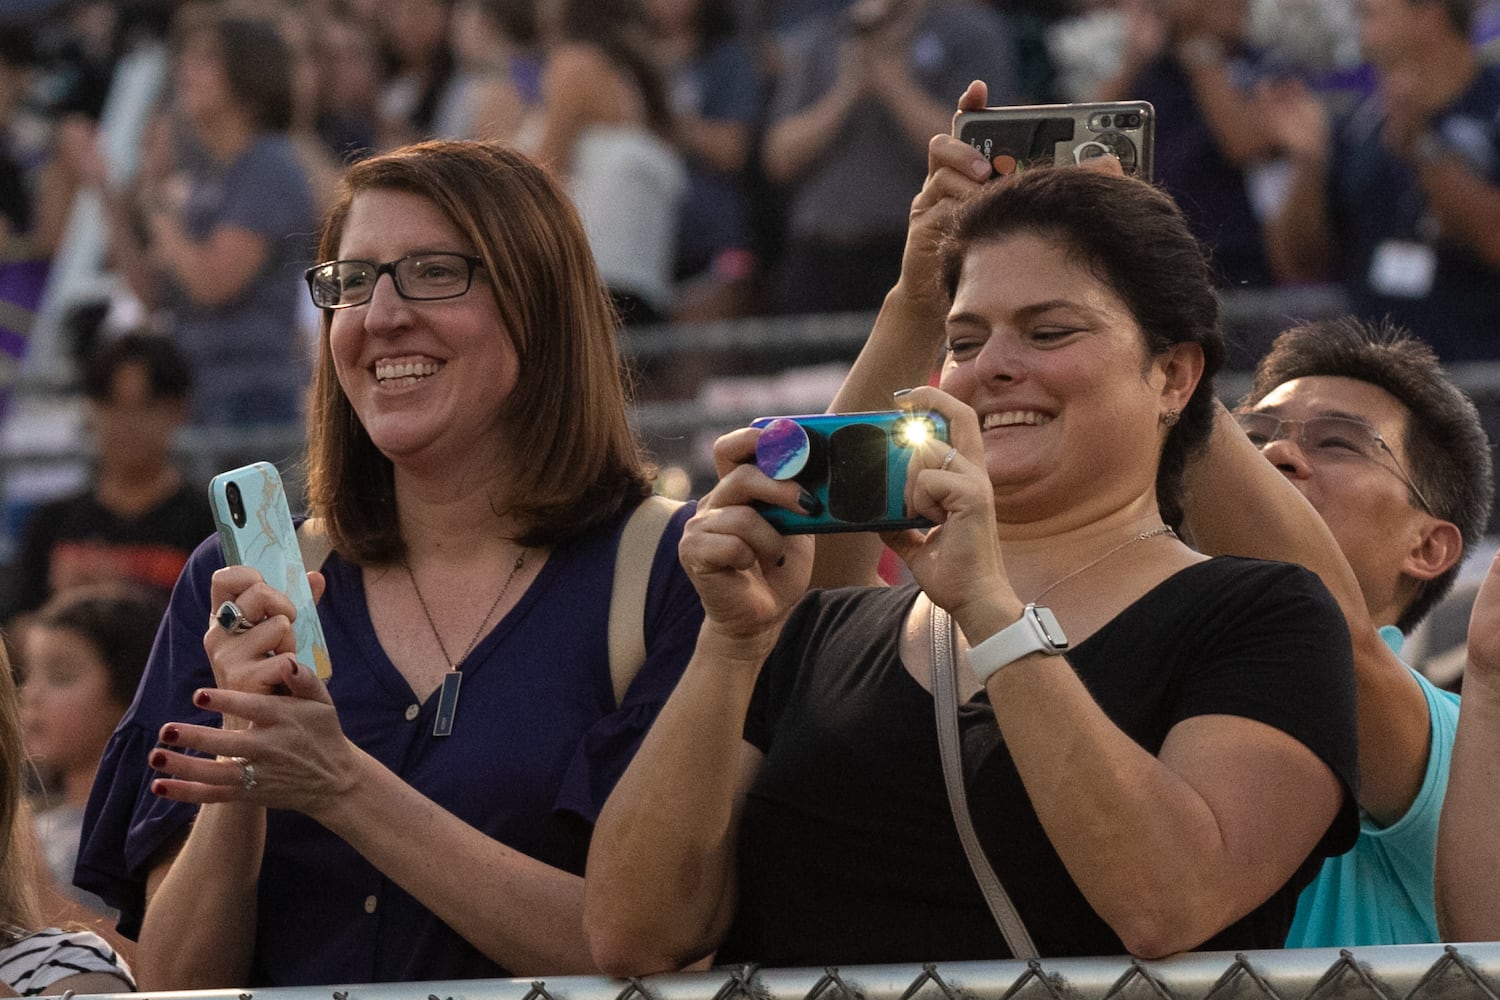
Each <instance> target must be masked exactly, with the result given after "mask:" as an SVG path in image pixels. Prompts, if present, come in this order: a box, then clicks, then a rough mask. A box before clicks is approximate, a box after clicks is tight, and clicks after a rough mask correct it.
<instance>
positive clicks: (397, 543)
mask: <svg viewBox="0 0 1500 1000" xmlns="http://www.w3.org/2000/svg"><path fill="white" fill-rule="evenodd" d="M365 191H404V192H408V193H411V194H415V195H418V196H420V197H422V198H426V199H427V200H428V201H430V202H431V203H432V204H433V205H435V206H437V208H438V209H439V210H441V211H442V213H443V214H444V215H445V216H447V217H448V219H449V220H450V221H451V222H452V223H453V225H454V226H455V227H456V228H457V229H458V231H459V232H461V233H463V234H464V235H465V236H466V237H467V238H468V239H469V240H470V242H472V243H473V245H474V247H475V250H474V252H475V255H476V256H478V257H480V258H482V259H483V260H484V270H485V273H486V275H487V277H488V280H487V281H484V282H475V284H474V287H473V289H472V290H471V291H470V292H469V294H471V295H476V294H477V295H493V296H494V297H495V301H496V303H497V304H498V306H499V309H500V316H501V320H502V323H503V326H504V330H503V331H500V330H497V331H496V336H509V337H510V338H511V339H512V341H513V342H514V345H515V351H516V357H517V361H518V364H519V368H520V377H519V379H518V381H517V383H516V386H515V388H514V389H513V390H512V391H511V394H510V397H509V399H508V400H507V401H506V406H505V408H506V412H507V414H508V415H509V417H510V419H511V420H512V421H513V422H514V423H515V426H516V427H517V428H518V430H519V429H520V428H521V427H523V426H524V428H525V432H526V435H527V441H528V446H529V453H530V454H532V455H534V456H535V461H530V462H525V463H522V464H521V465H520V467H519V468H516V469H513V470H512V472H513V475H512V477H511V480H510V482H508V483H507V487H508V494H509V496H510V497H511V498H512V500H511V505H510V507H509V508H507V512H508V513H510V514H511V515H513V516H514V517H515V518H516V519H517V520H518V521H519V522H520V523H521V524H522V525H523V526H524V530H523V533H522V534H521V535H520V537H519V538H518V539H517V541H519V542H521V544H523V545H555V544H558V543H560V542H563V541H566V540H567V539H570V538H575V537H577V536H579V535H582V534H584V533H586V532H588V531H590V530H592V529H593V528H595V527H597V526H599V525H602V524H606V523H608V522H609V521H610V520H611V519H612V518H614V517H615V516H616V515H617V514H618V513H619V512H620V511H621V510H622V509H624V507H625V506H626V505H627V504H628V503H632V502H634V501H639V500H640V498H642V497H644V496H646V495H648V494H649V493H650V492H651V486H650V479H651V470H650V468H649V467H648V466H647V465H646V463H645V460H644V458H643V456H642V454H641V451H640V447H639V444H638V443H637V441H636V438H635V434H634V432H633V431H632V429H631V427H630V422H629V418H628V410H627V406H628V396H629V394H628V390H627V387H626V384H625V381H624V377H623V374H624V369H623V367H622V361H621V358H620V353H619V348H618V345H617V343H616V335H617V332H618V328H619V317H618V316H617V315H616V313H615V311H614V307H613V305H612V304H611V301H610V298H609V294H608V292H606V291H605V288H604V282H603V281H602V280H601V279H600V277H599V271H598V269H597V267H595V265H594V256H593V252H592V251H591V250H590V248H589V242H588V237H587V236H586V235H585V234H584V231H583V224H582V222H581V221H580V220H579V218H578V213H577V211H576V210H575V209H574V208H573V205H572V203H571V202H569V201H568V198H567V196H566V195H565V194H564V193H563V190H562V188H561V187H560V186H559V184H558V182H557V181H556V180H555V179H554V178H553V177H552V175H551V174H549V173H548V172H547V171H545V170H543V169H542V168H541V167H539V166H537V165H536V164H535V163H533V162H532V161H531V160H529V159H527V158H526V157H525V156H523V155H521V154H520V153H517V152H515V151H514V150H510V149H506V148H504V147H501V146H498V145H493V144H490V143H483V142H472V141H469V142H451V141H441V140H434V141H429V142H423V143H418V144H416V145H412V146H405V147H403V148H401V149H397V150H395V151H393V152H390V153H385V154H383V155H380V156H375V157H372V158H370V159H368V160H364V161H362V162H360V163H357V164H355V165H354V166H352V167H350V168H349V170H348V172H347V173H346V174H345V175H344V181H343V185H342V186H341V188H340V192H339V197H338V201H337V202H336V203H335V204H334V207H333V209H332V210H331V211H330V213H329V216H328V220H327V222H326V223H325V225H324V227H323V236H322V241H321V244H320V246H319V259H320V260H329V259H331V258H333V257H335V256H337V254H338V249H339V241H340V239H341V238H342V236H343V231H344V224H345V222H346V221H347V219H348V216H349V209H350V206H351V205H352V204H353V201H354V199H355V198H356V197H357V196H358V195H359V194H360V193H362V192H365ZM332 315H333V313H332V311H331V310H327V311H325V312H324V314H323V331H322V336H321V338H320V346H319V356H318V362H317V366H316V369H315V372H314V376H313V389H312V402H311V405H310V406H309V408H308V476H307V482H308V499H309V501H310V504H311V507H312V510H313V512H314V513H316V514H318V515H320V516H323V517H325V518H326V519H327V522H328V530H329V536H330V538H331V539H332V540H333V543H334V546H335V547H336V548H337V549H338V550H339V552H340V553H341V554H344V555H346V556H348V557H349V558H351V559H354V560H356V561H362V562H369V563H389V562H393V561H395V560H397V559H400V558H401V557H402V556H403V555H404V554H405V551H406V547H405V542H404V541H403V540H402V538H401V533H400V523H399V521H398V520H397V516H396V514H397V512H396V495H395V488H394V487H395V481H394V478H393V474H394V467H393V466H392V464H391V462H390V460H389V459H388V458H386V457H385V456H384V455H382V454H381V453H380V451H379V450H378V449H377V448H376V447H375V444H374V442H373V441H371V440H370V436H369V434H368V433H367V432H366V431H365V429H364V427H363V426H362V425H361V424H360V422H359V417H358V416H357V415H356V414H355V412H354V407H353V406H352V405H351V404H350V402H349V398H348V396H346V395H345V394H344V390H343V387H342V386H340V385H339V380H338V374H337V372H336V371H335V369H334V364H333V357H332V355H331V353H330V352H329V349H328V329H329V323H330V322H331V319H332Z"/></svg>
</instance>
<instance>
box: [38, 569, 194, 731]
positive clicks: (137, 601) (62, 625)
mask: <svg viewBox="0 0 1500 1000" xmlns="http://www.w3.org/2000/svg"><path fill="white" fill-rule="evenodd" d="M166 611H167V603H166V601H165V600H164V599H163V598H161V597H159V596H157V595H156V594H155V593H154V592H153V591H151V590H149V589H142V588H126V587H124V586H120V585H106V584H100V585H93V586H87V587H74V588H71V589H68V590H64V591H62V592H60V593H58V594H57V595H56V596H54V597H53V598H52V599H51V600H49V601H48V602H47V603H46V604H44V605H42V607H41V610H39V611H38V612H37V613H36V617H35V618H34V619H32V621H31V623H30V625H31V626H41V627H43V628H50V629H55V630H57V631H60V632H72V633H74V634H75V635H78V636H79V637H81V638H82V639H83V640H84V641H85V642H87V643H88V644H89V645H90V646H92V647H93V648H94V651H95V652H96V653H98V654H99V659H100V660H102V661H103V662H104V666H105V668H106V669H108V671H109V694H110V697H111V698H112V699H114V701H115V703H116V704H118V705H119V706H120V707H121V708H122V709H124V708H126V707H128V706H129V705H130V703H131V702H132V701H134V700H135V689H136V688H137V687H138V686H140V683H141V674H142V673H143V672H144V671H145V669H146V660H147V659H149V658H150V656H151V645H152V643H153V642H155V641H156V631H157V628H158V627H159V626H160V625H161V620H162V616H163V615H164V614H166ZM28 627H30V626H28ZM22 666H23V668H24V666H25V665H24V664H23V665H22Z"/></svg>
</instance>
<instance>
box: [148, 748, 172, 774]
mask: <svg viewBox="0 0 1500 1000" xmlns="http://www.w3.org/2000/svg"><path fill="white" fill-rule="evenodd" d="M147 763H149V764H150V765H151V767H152V769H153V770H157V771H160V770H161V769H162V768H164V767H166V766H167V755H166V754H164V753H162V752H161V751H160V750H157V751H156V752H155V753H153V754H152V755H151V759H150V760H149V761H147Z"/></svg>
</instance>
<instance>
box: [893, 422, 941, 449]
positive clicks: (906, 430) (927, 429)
mask: <svg viewBox="0 0 1500 1000" xmlns="http://www.w3.org/2000/svg"><path fill="white" fill-rule="evenodd" d="M936 432H937V427H936V425H934V424H933V422H932V420H931V419H930V418H928V417H908V418H907V419H905V420H902V421H900V422H899V423H897V424H896V425H895V427H893V428H892V429H891V439H892V440H894V441H895V442H896V444H897V445H898V446H899V447H902V448H916V447H918V446H920V445H921V444H922V442H924V441H927V440H928V439H930V438H931V437H932V436H933V435H934V434H935V433H936Z"/></svg>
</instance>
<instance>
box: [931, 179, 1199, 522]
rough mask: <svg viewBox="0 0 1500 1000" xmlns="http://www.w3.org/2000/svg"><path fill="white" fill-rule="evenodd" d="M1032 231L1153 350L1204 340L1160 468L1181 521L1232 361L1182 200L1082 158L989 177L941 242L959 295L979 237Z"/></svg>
mask: <svg viewBox="0 0 1500 1000" xmlns="http://www.w3.org/2000/svg"><path fill="white" fill-rule="evenodd" d="M1021 233H1032V234H1035V235H1037V236H1040V237H1043V238H1044V239H1050V240H1056V241H1057V242H1058V243H1060V244H1061V245H1062V246H1063V247H1064V248H1065V249H1066V250H1067V252H1068V254H1069V255H1070V256H1071V257H1073V258H1074V259H1076V260H1079V261H1081V262H1082V263H1083V264H1084V265H1085V266H1086V267H1087V268H1088V269H1089V270H1090V271H1091V272H1092V273H1093V274H1094V275H1096V276H1097V277H1098V278H1099V280H1101V281H1103V282H1104V283H1105V284H1107V285H1108V286H1109V287H1110V288H1111V289H1113V290H1114V293H1115V294H1116V295H1118V296H1119V297H1120V299H1121V300H1122V301H1123V302H1124V303H1125V305H1126V307H1127V308H1128V309H1129V310H1130V314H1131V316H1133V317H1134V319H1135V321H1136V324H1137V325H1138V326H1140V328H1141V334H1142V335H1143V337H1144V338H1145V347H1146V350H1147V351H1148V352H1149V354H1150V355H1151V356H1152V357H1156V356H1159V355H1161V354H1164V353H1165V352H1166V351H1168V350H1170V349H1171V348H1172V347H1173V346H1174V345H1176V344H1183V343H1192V344H1197V345H1199V347H1201V348H1202V350H1203V375H1202V377H1201V378H1200V379H1199V381H1198V385H1197V388H1195V389H1194V391H1193V395H1192V396H1191V398H1190V399H1189V400H1188V404H1187V406H1185V407H1184V408H1183V410H1182V414H1181V417H1180V419H1179V420H1178V421H1177V423H1176V425H1175V426H1174V427H1172V429H1171V431H1170V432H1169V433H1168V434H1167V439H1166V443H1165V444H1164V445H1163V447H1162V454H1161V462H1160V465H1159V466H1158V468H1157V474H1156V500H1157V504H1158V505H1159V506H1160V508H1161V514H1162V518H1163V519H1164V520H1165V521H1166V522H1167V523H1168V524H1170V525H1173V526H1177V525H1180V524H1181V523H1182V516H1183V515H1182V474H1183V469H1184V467H1185V466H1186V464H1187V459H1188V456H1189V454H1190V453H1191V452H1192V450H1193V449H1194V448H1197V447H1199V446H1201V445H1202V444H1203V443H1204V442H1205V441H1207V440H1208V434H1209V431H1210V429H1211V428H1212V427H1213V415H1214V391H1213V380H1214V375H1215V374H1216V373H1217V372H1218V370H1219V368H1220V367H1221V366H1222V365H1223V363H1224V330H1223V326H1222V325H1221V322H1220V315H1219V299H1218V296H1217V295H1215V294H1214V286H1213V275H1212V272H1211V271H1210V270H1209V266H1208V262H1207V260H1206V258H1205V257H1204V254H1203V249H1202V247H1201V246H1200V245H1199V243H1198V241H1197V239H1195V238H1194V236H1193V234H1192V232H1191V231H1190V230H1189V229H1188V226H1187V221H1186V220H1185V219H1184V218H1183V215H1182V212H1181V210H1179V209H1178V207H1177V204H1176V203H1175V202H1174V201H1173V200H1172V199H1171V198H1170V197H1168V196H1167V195H1166V194H1165V193H1164V192H1162V191H1161V190H1160V189H1158V188H1156V187H1153V186H1152V185H1150V184H1147V183H1145V182H1144V181H1140V180H1136V179H1134V178H1130V177H1119V176H1114V175H1110V174H1102V173H1098V172H1096V171H1092V170H1081V169H1078V168H1077V167H1033V168H1031V169H1028V170H1026V171H1025V172H1023V173H1021V174H1019V175H1017V176H1015V177H1013V178H1010V179H1008V180H1006V181H1005V182H1003V183H992V184H987V185H985V186H984V188H982V189H981V190H980V191H979V193H978V194H976V195H975V196H974V197H973V198H972V199H971V200H970V201H968V202H967V203H966V204H965V205H963V206H962V207H961V208H960V209H959V211H958V212H957V213H956V214H955V218H954V220H953V223H952V226H951V227H950V233H949V237H948V239H947V240H946V241H945V244H944V247H943V250H942V254H943V257H942V277H943V282H944V285H945V287H946V288H947V291H948V295H949V298H950V299H951V298H952V296H953V293H954V291H955V290H956V289H957V287H958V278H959V274H960V272H961V271H962V269H963V259H964V256H965V254H966V253H967V252H968V250H969V249H970V248H971V247H972V246H973V245H974V244H976V243H983V242H990V241H994V240H998V239H1002V238H1004V237H1007V236H1012V235H1017V234H1021Z"/></svg>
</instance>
